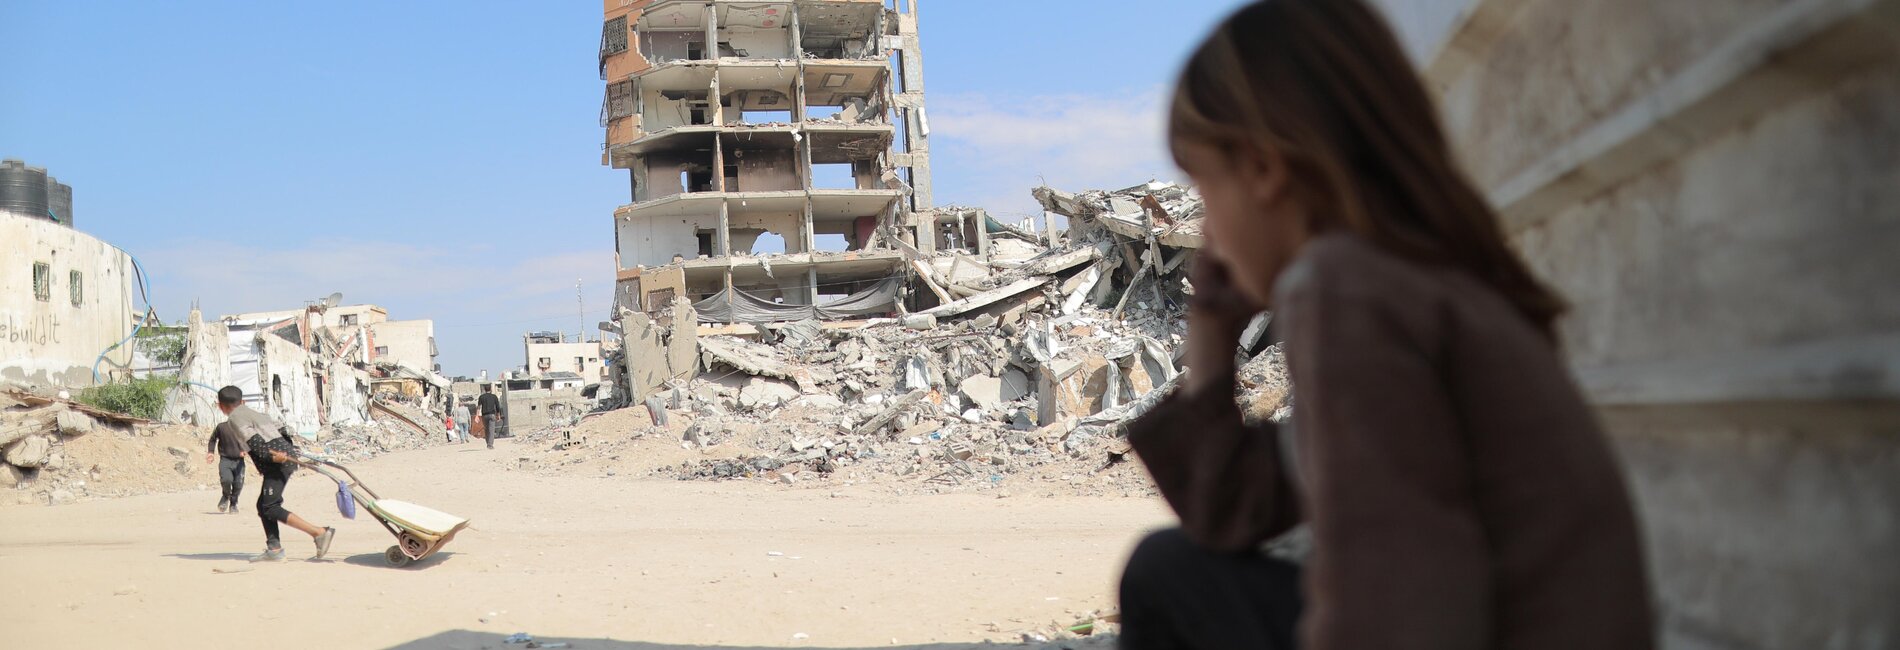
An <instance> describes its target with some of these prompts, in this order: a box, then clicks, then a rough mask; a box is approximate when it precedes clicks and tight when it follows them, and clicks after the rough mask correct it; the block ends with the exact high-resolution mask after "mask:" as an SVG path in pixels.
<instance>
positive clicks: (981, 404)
mask: <svg viewBox="0 0 1900 650" xmlns="http://www.w3.org/2000/svg"><path fill="white" fill-rule="evenodd" d="M957 392H958V393H959V394H962V395H963V396H964V397H967V398H969V399H970V401H971V402H972V403H973V404H975V405H976V407H977V408H980V409H983V410H985V411H993V410H996V409H997V408H998V407H1001V406H1002V405H1003V401H1004V400H1003V380H1001V379H998V378H995V377H985V376H983V375H977V376H974V377H970V378H968V379H964V380H963V383H961V384H958V385H957Z"/></svg>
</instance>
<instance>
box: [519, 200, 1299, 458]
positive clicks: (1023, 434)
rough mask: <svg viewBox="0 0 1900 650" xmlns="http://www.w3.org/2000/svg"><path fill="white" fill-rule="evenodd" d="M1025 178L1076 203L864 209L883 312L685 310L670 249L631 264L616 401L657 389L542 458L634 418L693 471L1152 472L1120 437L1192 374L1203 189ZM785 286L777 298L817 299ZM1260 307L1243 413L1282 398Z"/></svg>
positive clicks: (1282, 408)
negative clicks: (885, 281)
mask: <svg viewBox="0 0 1900 650" xmlns="http://www.w3.org/2000/svg"><path fill="white" fill-rule="evenodd" d="M1033 194H1034V196H1035V197H1036V198H1037V199H1038V201H1039V202H1040V203H1042V205H1043V207H1044V209H1045V210H1046V211H1047V212H1048V213H1049V214H1050V215H1054V216H1058V217H1064V218H1067V219H1068V229H1067V230H1066V231H1058V230H1056V229H1055V228H1054V227H1053V226H1052V225H1050V224H1045V228H1044V231H1043V232H1041V233H1038V232H1036V227H1035V224H1034V223H1029V224H1025V225H1022V226H1020V227H1019V226H1015V225H1011V224H1003V223H1001V222H998V221H996V220H995V219H993V218H991V217H989V216H988V213H987V212H986V211H983V210H981V209H977V208H963V207H945V208H938V209H936V210H933V211H931V212H929V213H919V214H917V215H914V216H915V217H916V219H917V223H919V224H921V225H919V226H917V229H916V230H915V231H911V230H908V229H906V228H902V227H889V226H888V225H886V226H876V227H874V228H872V229H871V230H870V231H867V232H866V233H865V234H864V236H866V237H869V238H871V239H873V240H876V241H877V242H879V245H880V246H883V247H887V248H885V249H879V250H878V251H877V254H879V255H883V256H884V257H885V258H888V260H887V261H884V262H879V264H889V267H890V268H891V269H892V270H893V271H895V272H896V273H898V274H899V275H897V276H893V277H899V278H902V279H903V281H904V283H905V284H904V285H903V289H902V292H901V294H900V297H899V299H898V300H897V301H896V302H895V303H894V304H893V305H892V307H891V308H892V310H893V311H892V312H886V313H885V314H884V316H882V317H871V318H866V319H863V320H824V321H823V322H820V321H819V320H812V319H809V318H806V319H804V320H796V321H789V322H763V323H755V322H723V321H721V322H713V321H708V322H707V323H706V324H698V325H697V326H695V323H696V322H697V321H696V320H695V317H694V316H693V314H692V312H691V311H690V309H688V311H686V312H681V311H680V307H682V306H687V305H690V304H692V303H691V301H692V300H694V299H696V298H697V297H700V296H697V295H687V294H688V293H689V287H688V286H686V285H684V284H671V285H668V284H665V283H669V282H677V280H675V279H670V278H674V275H673V270H672V267H666V268H647V269H644V270H640V273H641V279H640V284H639V287H638V289H639V291H638V292H637V293H636V294H635V295H636V297H643V300H641V301H638V302H637V303H636V302H628V303H625V304H623V305H622V306H620V307H618V308H619V309H620V315H619V317H617V319H616V320H617V321H618V325H617V327H620V328H622V329H624V331H625V332H626V334H625V337H626V339H627V341H628V342H627V344H626V350H627V352H626V356H625V357H624V358H623V359H620V360H619V361H620V362H621V365H622V367H625V368H627V370H626V372H625V373H624V375H623V376H622V377H621V378H620V380H619V381H622V382H623V383H626V384H629V386H627V387H626V389H625V390H624V391H623V392H626V393H628V394H630V395H632V396H633V399H632V401H628V402H625V404H628V405H631V404H639V403H641V400H644V399H645V396H647V395H665V399H664V400H660V401H656V402H653V403H649V404H648V409H649V412H650V413H649V414H642V417H640V418H638V419H637V420H632V419H622V420H615V421H624V422H627V423H628V424H627V425H625V426H621V427H619V428H618V430H617V431H615V432H614V433H613V434H610V435H613V436H615V437H618V438H619V440H612V439H610V440H605V441H598V442H597V441H596V439H594V438H591V437H588V436H587V435H583V434H586V433H587V432H588V431H591V429H590V428H589V425H588V424H587V423H586V422H583V423H582V424H581V425H580V427H579V429H578V431H580V432H581V433H580V434H575V435H576V436H579V437H582V438H587V439H588V440H589V442H587V443H586V451H587V452H588V454H582V455H574V456H572V457H569V456H560V457H559V460H558V462H557V463H553V464H551V465H550V466H559V465H563V464H571V463H581V462H590V461H589V460H587V459H588V458H590V457H599V456H603V455H604V456H613V455H614V451H615V450H616V449H619V445H623V444H630V443H629V442H628V441H629V440H637V439H639V438H642V437H644V436H647V435H649V434H653V433H664V435H665V437H664V438H663V440H664V441H665V445H666V446H669V447H671V446H683V447H685V448H686V449H688V450H695V452H691V453H697V454H699V455H701V456H702V457H699V458H691V459H688V460H685V461H683V462H680V461H677V460H674V461H668V463H667V464H666V466H664V467H661V468H659V469H657V470H656V472H657V473H658V474H660V475H663V476H672V477H676V478H679V479H682V480H693V479H743V478H750V479H759V480H767V481H775V482H779V483H784V484H788V485H803V484H806V483H809V482H812V481H831V480H839V479H836V478H835V477H837V476H855V477H858V478H857V479H845V480H871V478H869V477H885V478H890V479H897V480H903V481H910V482H918V483H921V484H922V485H923V486H927V488H928V489H931V490H943V489H949V490H956V489H1000V487H1001V486H1002V485H1003V483H1004V482H1005V481H1007V480H1009V479H1010V477H1012V476H1025V475H1028V476H1041V477H1047V478H1049V479H1050V480H1054V481H1059V482H1063V483H1072V484H1079V483H1080V482H1085V481H1089V480H1100V479H1097V478H1091V477H1104V476H1107V477H1124V478H1126V480H1128V481H1129V482H1130V483H1129V484H1130V485H1133V484H1136V483H1139V484H1140V485H1142V486H1146V487H1144V488H1138V489H1142V490H1152V486H1151V485H1149V484H1148V482H1147V480H1146V477H1145V475H1143V474H1142V473H1141V472H1140V470H1139V469H1134V468H1136V467H1137V466H1138V464H1137V463H1129V462H1124V461H1125V459H1126V458H1128V454H1129V451H1128V447H1127V443H1126V441H1125V440H1124V439H1123V437H1124V435H1125V428H1126V425H1127V423H1128V422H1129V421H1131V420H1133V419H1134V418H1137V417H1139V416H1140V415H1141V414H1143V413H1145V412H1147V410H1149V409H1151V408H1153V406H1154V405H1155V404H1157V403H1159V402H1160V400H1161V399H1163V398H1164V397H1166V396H1167V395H1168V394H1170V393H1171V392H1172V391H1173V390H1174V388H1175V387H1176V386H1178V385H1180V383H1181V380H1182V377H1183V376H1184V372H1185V371H1184V370H1183V369H1181V368H1180V367H1179V365H1178V364H1179V361H1180V359H1181V356H1182V353H1183V350H1184V344H1185V342H1186V335H1187V328H1186V322H1185V315H1186V309H1187V299H1188V296H1189V295H1190V294H1191V292H1192V290H1193V288H1192V286H1191V285H1190V283H1189V282H1188V278H1187V274H1188V269H1190V268H1191V266H1192V265H1191V264H1189V262H1190V261H1191V258H1192V256H1193V254H1194V253H1195V252H1196V251H1197V250H1198V249H1199V248H1200V246H1201V241H1202V240H1201V234H1200V233H1201V226H1200V222H1201V218H1202V217H1201V215H1202V212H1203V208H1202V203H1201V199H1200V197H1199V195H1198V194H1197V193H1196V192H1195V191H1194V190H1193V189H1192V188H1189V187H1185V186H1180V185H1173V184H1168V183H1149V184H1145V185H1139V186H1135V187H1130V188H1126V189H1122V190H1115V191H1088V192H1081V193H1070V192H1063V191H1059V190H1055V189H1052V188H1047V187H1042V188H1037V189H1035V190H1034V191H1033ZM931 224H935V226H934V227H933V226H931ZM933 230H935V234H936V235H937V238H936V239H937V240H936V241H928V240H929V237H927V235H929V234H931V233H932V231H933ZM747 264H751V265H754V266H757V265H759V264H763V262H747ZM775 272H776V273H777V275H768V276H766V277H768V278H770V279H774V280H776V281H779V286H780V288H781V289H783V287H785V286H789V285H788V284H787V282H789V280H786V278H789V277H791V276H786V272H785V269H784V268H783V267H780V268H778V269H776V271H775ZM631 276H632V273H629V277H631ZM780 276H784V277H780ZM628 286H629V287H632V286H633V284H632V283H631V282H630V283H629V285H628ZM692 293H695V294H696V293H697V292H692ZM761 295H763V294H761ZM664 296H671V297H670V298H666V300H671V303H670V305H671V308H669V307H668V304H669V303H667V302H664V301H661V300H660V298H661V297H664ZM781 297H782V300H783V301H784V302H782V303H775V304H781V305H789V306H795V305H802V304H808V303H803V302H796V300H802V299H809V297H801V296H800V295H799V294H797V293H796V292H789V293H784V292H782V293H781ZM669 312H670V313H669ZM873 315H874V316H875V315H876V314H873ZM715 320H716V319H715ZM1266 323H1267V321H1266V319H1265V318H1264V317H1263V318H1261V319H1259V320H1258V321H1257V322H1256V323H1255V325H1254V326H1253V327H1250V328H1248V331H1247V335H1248V336H1247V338H1246V340H1245V341H1243V342H1240V344H1237V345H1236V350H1235V351H1236V355H1237V356H1238V357H1239V358H1240V360H1242V361H1243V362H1244V363H1245V366H1244V369H1243V372H1242V375H1243V376H1242V378H1241V385H1242V389H1243V390H1242V392H1243V396H1242V398H1243V399H1244V400H1247V404H1248V408H1249V411H1248V412H1249V414H1250V415H1254V414H1259V416H1260V417H1276V414H1278V416H1281V417H1283V416H1284V414H1285V412H1286V410H1287V408H1288V406H1289V404H1290V402H1291V400H1290V397H1289V391H1288V388H1287V377H1286V375H1285V372H1284V360H1283V359H1281V358H1280V357H1279V356H1278V352H1277V350H1276V349H1274V348H1272V347H1270V346H1269V345H1268V344H1269V343H1270V341H1267V340H1266V339H1267V336H1266V334H1267V327H1266ZM629 377H632V378H631V379H629ZM596 415H600V414H596ZM649 416H650V417H649ZM629 429H631V430H632V436H631V437H630V438H629V437H627V435H626V432H627V431H628V430H629ZM556 433H557V432H555V431H553V430H548V431H539V432H528V433H527V434H526V435H527V439H528V442H530V443H533V442H537V441H547V442H549V443H551V446H558V447H559V449H558V450H556V451H558V452H559V453H562V454H566V453H569V451H570V450H574V449H575V445H576V444H578V443H575V442H574V441H573V439H574V436H570V435H568V434H565V433H563V434H561V435H556ZM550 453H555V451H551V452H550ZM1115 480H1121V479H1115Z"/></svg>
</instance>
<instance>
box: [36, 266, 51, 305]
mask: <svg viewBox="0 0 1900 650" xmlns="http://www.w3.org/2000/svg"><path fill="white" fill-rule="evenodd" d="M33 298H34V299H37V300H40V301H42V302H45V301H49V300H52V299H53V265H52V264H48V263H46V262H34V263H33Z"/></svg>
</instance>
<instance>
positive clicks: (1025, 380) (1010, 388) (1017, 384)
mask: <svg viewBox="0 0 1900 650" xmlns="http://www.w3.org/2000/svg"><path fill="white" fill-rule="evenodd" d="M1033 388H1035V385H1034V384H1033V383H1031V382H1030V381H1029V374H1028V373H1025V372H1023V371H1021V370H1017V369H1015V368H1010V369H1009V370H1005V371H1003V377H1002V389H1001V392H1000V393H999V394H998V398H999V399H1001V400H1002V401H1004V402H1014V401H1016V400H1019V399H1022V398H1025V397H1028V396H1029V393H1030V391H1031V390H1032V389H1033Z"/></svg>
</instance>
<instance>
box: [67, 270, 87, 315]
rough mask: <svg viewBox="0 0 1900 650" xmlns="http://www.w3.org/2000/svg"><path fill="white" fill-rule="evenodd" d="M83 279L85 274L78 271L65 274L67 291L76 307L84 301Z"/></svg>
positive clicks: (84, 283) (84, 288) (84, 284)
mask: <svg viewBox="0 0 1900 650" xmlns="http://www.w3.org/2000/svg"><path fill="white" fill-rule="evenodd" d="M85 280H86V276H85V274H83V273H80V272H78V271H73V272H71V273H68V274H67V276H66V289H67V293H70V294H72V295H71V296H70V297H71V298H72V301H73V306H74V307H78V306H80V305H82V304H85V302H86V282H85Z"/></svg>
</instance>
